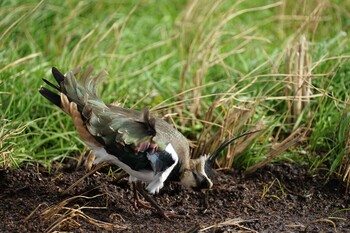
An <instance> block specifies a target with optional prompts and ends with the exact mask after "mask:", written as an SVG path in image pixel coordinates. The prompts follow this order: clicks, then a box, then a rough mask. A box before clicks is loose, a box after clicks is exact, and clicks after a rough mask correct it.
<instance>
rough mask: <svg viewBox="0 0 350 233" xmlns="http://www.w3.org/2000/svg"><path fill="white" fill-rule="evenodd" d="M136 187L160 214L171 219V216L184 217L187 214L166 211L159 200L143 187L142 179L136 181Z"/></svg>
mask: <svg viewBox="0 0 350 233" xmlns="http://www.w3.org/2000/svg"><path fill="white" fill-rule="evenodd" d="M135 187H136V189H137V191H138V192H139V193H140V194H141V195H142V196H143V197H144V198H145V199H146V201H148V202H149V203H150V204H151V206H152V207H153V208H154V209H155V210H156V212H157V213H158V214H160V215H161V216H162V217H163V218H165V219H166V220H170V218H171V217H173V218H184V217H185V216H181V215H177V214H175V213H174V212H173V211H165V210H163V209H162V208H161V207H160V206H159V205H158V204H157V202H156V201H155V200H154V199H153V198H152V197H151V196H150V195H148V193H147V192H146V190H145V189H144V188H143V184H142V183H141V181H136V184H135Z"/></svg>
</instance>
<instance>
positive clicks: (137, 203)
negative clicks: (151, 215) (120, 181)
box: [132, 181, 152, 209]
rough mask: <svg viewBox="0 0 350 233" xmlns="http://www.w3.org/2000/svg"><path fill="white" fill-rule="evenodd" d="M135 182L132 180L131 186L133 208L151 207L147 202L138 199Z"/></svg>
mask: <svg viewBox="0 0 350 233" xmlns="http://www.w3.org/2000/svg"><path fill="white" fill-rule="evenodd" d="M136 182H137V181H136ZM136 182H132V188H133V192H134V202H133V205H134V208H135V209H138V208H145V209H151V208H152V207H151V206H150V205H148V203H147V202H144V201H142V200H141V199H140V197H139V194H138V192H137V187H136V186H137V184H136Z"/></svg>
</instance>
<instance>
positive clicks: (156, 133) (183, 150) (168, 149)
mask: <svg viewBox="0 0 350 233" xmlns="http://www.w3.org/2000/svg"><path fill="white" fill-rule="evenodd" d="M92 72H93V69H92V68H88V69H86V70H85V71H84V72H80V71H78V70H76V71H73V72H68V73H67V74H65V75H63V74H62V73H61V72H60V71H59V70H58V69H56V68H55V67H53V68H52V74H53V77H54V78H55V80H56V82H57V84H58V85H56V84H53V83H51V82H50V81H48V80H46V79H43V80H44V82H45V83H46V84H48V85H49V86H50V87H52V88H53V89H55V92H54V91H51V90H49V89H47V88H45V87H41V88H40V90H39V92H40V93H41V94H42V95H43V96H44V97H45V98H47V99H48V100H49V101H51V102H52V103H54V104H55V105H57V106H58V107H60V108H61V109H62V110H63V111H64V112H66V113H67V114H69V115H70V116H71V117H72V120H73V122H74V125H75V127H76V129H77V131H78V133H79V136H80V138H81V139H82V140H83V142H84V143H85V144H86V145H87V146H88V147H90V148H91V149H92V150H93V153H94V154H95V156H96V160H95V163H100V162H104V161H107V162H109V163H112V164H115V165H117V166H119V167H120V168H122V169H123V170H124V171H125V172H127V173H128V174H129V175H130V179H129V180H130V181H131V182H132V183H133V186H134V194H135V199H137V201H139V199H138V197H137V192H139V193H141V194H142V196H144V198H145V199H146V200H147V201H148V202H150V204H151V205H152V206H153V207H154V208H155V209H156V211H157V213H159V214H161V215H162V216H163V217H164V218H167V219H168V218H169V217H171V216H174V215H173V214H172V212H167V211H164V210H163V209H162V208H160V207H159V206H158V205H157V203H156V202H155V201H154V200H153V198H151V197H150V196H149V195H148V193H147V192H146V191H145V190H144V186H143V185H144V184H145V185H146V190H147V191H148V192H149V193H151V194H154V193H158V192H159V190H160V189H161V188H162V187H163V186H164V182H165V181H166V180H169V181H177V182H180V183H181V184H182V185H184V186H185V187H187V188H189V189H192V190H202V189H209V188H211V187H212V185H213V182H212V167H213V165H214V161H215V159H216V157H217V156H218V155H219V154H220V152H221V151H222V150H223V149H224V148H225V147H226V146H227V145H229V144H230V143H232V142H233V141H234V140H236V139H237V138H239V137H242V136H244V135H247V134H249V133H244V134H242V135H239V136H238V137H235V138H233V139H230V140H228V141H226V142H225V143H223V144H222V145H221V146H220V147H219V148H218V149H217V150H216V151H215V152H214V153H212V154H211V155H203V156H201V157H199V158H197V159H191V156H190V146H189V142H188V140H187V139H186V138H185V137H184V136H183V135H182V134H181V133H180V132H179V131H178V130H176V129H175V128H174V127H173V126H172V125H170V124H169V123H167V122H166V121H164V120H162V119H161V118H158V117H154V116H153V115H152V114H151V112H150V110H149V109H148V108H147V107H146V108H145V109H144V110H143V111H136V110H133V109H127V108H122V107H119V106H114V105H108V104H105V103H104V102H103V101H102V100H101V99H100V97H99V95H98V94H97V84H98V82H99V80H100V79H101V78H102V76H104V75H105V73H104V72H100V73H99V74H98V75H96V76H93V75H92ZM76 76H77V77H78V76H80V77H79V80H78V79H77V78H76Z"/></svg>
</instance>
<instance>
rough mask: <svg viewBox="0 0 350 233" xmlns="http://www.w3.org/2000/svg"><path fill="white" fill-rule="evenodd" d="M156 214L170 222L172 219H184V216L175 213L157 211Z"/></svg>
mask: <svg viewBox="0 0 350 233" xmlns="http://www.w3.org/2000/svg"><path fill="white" fill-rule="evenodd" d="M157 213H158V214H159V215H160V216H162V217H163V218H165V219H166V220H168V221H170V220H171V219H172V218H181V219H182V218H186V216H184V215H179V214H177V213H176V212H175V211H165V210H157Z"/></svg>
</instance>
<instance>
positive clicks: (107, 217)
mask: <svg viewBox="0 0 350 233" xmlns="http://www.w3.org/2000/svg"><path fill="white" fill-rule="evenodd" d="M84 174H86V172H85V171H83V169H78V170H76V169H73V168H69V167H63V168H60V169H56V170H55V169H54V170H52V171H51V172H50V173H49V172H47V170H46V169H43V168H42V167H40V166H36V167H34V166H29V167H26V168H22V169H18V170H0V200H1V202H0V217H1V224H0V232H55V231H56V232H58V231H65V232H109V231H115V232H119V231H122V232H198V231H199V232H350V221H349V219H350V209H349V203H350V201H349V199H348V197H349V193H345V188H344V187H343V186H342V185H341V184H340V183H339V182H338V181H337V180H336V179H335V178H333V177H331V178H330V179H329V180H328V182H325V175H326V172H323V171H320V172H318V174H313V175H311V174H310V173H309V172H308V169H307V168H306V167H301V166H294V165H289V164H279V165H269V166H267V167H265V168H264V169H263V170H261V171H258V172H256V173H255V174H254V175H251V176H249V177H246V176H244V175H243V174H242V173H241V172H239V171H234V170H230V171H227V170H226V171H217V172H216V180H215V185H214V188H213V189H212V190H210V191H209V192H207V193H206V194H202V193H195V192H191V191H187V190H184V189H183V188H182V187H181V186H179V185H178V184H169V185H166V187H165V188H163V189H162V190H161V193H160V194H158V195H156V196H155V199H156V201H157V202H158V203H159V204H160V205H161V206H162V207H164V208H165V209H167V210H173V211H176V212H177V213H178V214H179V215H182V216H183V217H184V218H183V219H173V220H171V221H167V220H165V219H163V218H161V217H159V216H158V215H156V214H154V213H153V212H152V211H151V210H147V209H138V210H135V209H134V207H133V205H132V204H131V203H132V200H133V198H132V197H133V196H132V191H131V189H130V185H129V183H128V181H127V179H126V178H123V179H121V180H119V181H115V180H116V178H115V176H116V175H110V176H108V175H107V174H108V169H106V168H104V169H102V170H101V171H99V172H97V173H95V174H93V175H91V176H89V177H88V178H86V179H85V180H84V181H83V182H81V183H80V184H79V185H78V186H76V187H75V188H74V189H73V190H71V191H69V192H68V193H65V192H64V191H65V190H66V189H67V188H68V187H69V186H70V185H71V184H73V183H74V182H75V181H76V180H78V179H79V178H81V177H82V176H83V175H84Z"/></svg>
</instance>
